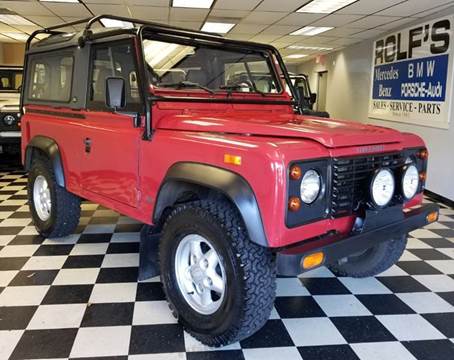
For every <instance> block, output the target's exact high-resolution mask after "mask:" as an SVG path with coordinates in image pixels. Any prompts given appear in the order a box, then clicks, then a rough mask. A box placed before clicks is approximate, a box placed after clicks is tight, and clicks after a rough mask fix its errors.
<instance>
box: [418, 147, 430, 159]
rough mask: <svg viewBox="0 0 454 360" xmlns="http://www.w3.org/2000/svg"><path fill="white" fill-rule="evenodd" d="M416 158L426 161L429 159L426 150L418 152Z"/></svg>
mask: <svg viewBox="0 0 454 360" xmlns="http://www.w3.org/2000/svg"><path fill="white" fill-rule="evenodd" d="M417 156H418V157H419V158H420V159H423V160H425V159H427V158H428V157H429V152H428V151H427V150H426V149H424V150H421V151H419V152H418V155H417Z"/></svg>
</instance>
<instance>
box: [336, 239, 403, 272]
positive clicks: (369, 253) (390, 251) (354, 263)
mask: <svg viewBox="0 0 454 360" xmlns="http://www.w3.org/2000/svg"><path fill="white" fill-rule="evenodd" d="M406 245H407V235H404V236H401V237H399V238H396V239H392V240H388V241H385V242H382V243H380V244H378V245H376V246H374V247H372V248H370V249H368V250H366V251H364V252H363V253H361V254H355V255H352V256H350V257H348V258H347V259H345V261H343V262H341V263H338V264H334V265H331V266H330V270H331V271H332V272H334V273H335V274H336V275H338V276H350V277H354V278H364V277H369V276H375V275H378V274H380V273H382V272H383V271H385V270H388V269H389V268H390V267H391V266H393V265H394V264H395V263H397V261H399V259H400V257H401V256H402V254H403V252H404V250H405V247H406Z"/></svg>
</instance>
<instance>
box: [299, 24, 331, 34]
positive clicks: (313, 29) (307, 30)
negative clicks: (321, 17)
mask: <svg viewBox="0 0 454 360" xmlns="http://www.w3.org/2000/svg"><path fill="white" fill-rule="evenodd" d="M331 29H334V28H333V27H332V26H305V27H303V28H301V29H298V30H296V31H294V32H292V33H290V35H304V36H314V35H317V34H321V33H322V32H325V31H328V30H331Z"/></svg>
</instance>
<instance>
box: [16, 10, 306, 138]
mask: <svg viewBox="0 0 454 360" xmlns="http://www.w3.org/2000/svg"><path fill="white" fill-rule="evenodd" d="M102 19H111V20H118V21H122V22H128V23H132V24H134V25H135V24H138V25H140V26H139V27H134V28H132V29H114V30H112V31H106V32H102V33H93V31H92V30H91V27H92V26H93V25H94V24H95V23H97V22H99V23H101V20H102ZM80 24H86V25H85V28H84V30H83V32H82V35H81V36H80V37H79V38H78V45H79V46H80V47H83V46H84V45H85V43H86V42H87V40H98V39H101V38H107V37H111V36H114V35H121V34H133V35H135V36H136V37H138V38H139V40H140V46H139V47H138V48H139V51H140V54H138V55H139V58H141V59H142V61H139V64H138V66H139V69H138V71H139V73H140V75H141V77H142V78H143V79H145V80H146V81H142V82H141V83H142V96H143V102H144V105H145V131H144V134H143V139H144V140H151V137H152V126H151V104H152V103H153V102H156V101H171V102H207V98H203V97H186V96H182V97H177V96H172V97H163V96H151V95H149V91H148V86H149V81H148V80H149V79H148V75H147V71H145V65H144V64H145V61H144V52H143V36H144V32H146V31H148V32H153V33H163V34H165V35H173V36H177V37H188V38H191V39H194V40H196V39H197V40H204V41H207V42H211V43H213V44H226V43H228V44H229V45H231V46H237V47H240V48H241V47H249V48H252V49H257V50H266V51H268V52H270V53H271V54H273V55H274V56H275V58H276V60H277V62H278V65H279V67H280V70H281V71H282V74H283V77H284V79H285V81H286V83H287V84H288V86H289V89H290V92H291V95H292V97H293V99H298V94H297V93H296V90H295V88H294V87H293V86H292V82H291V80H290V76H289V74H288V72H287V68H286V67H285V64H284V61H283V59H282V57H281V55H280V53H279V51H278V50H277V49H276V48H275V47H274V46H271V45H267V44H258V43H254V42H249V41H239V40H228V39H225V38H223V37H222V36H220V35H218V34H213V33H206V32H203V31H197V30H188V29H183V28H180V27H174V26H170V25H165V24H159V23H155V22H150V21H144V20H138V19H133V18H128V17H123V16H116V15H97V16H94V17H91V18H85V19H81V20H76V21H72V22H69V23H63V24H59V25H54V26H50V27H47V28H44V29H39V30H36V31H34V32H33V33H32V34H31V35H30V37H29V38H28V39H27V42H26V44H25V58H24V70H23V71H24V72H23V73H24V75H25V74H27V71H28V69H27V65H28V61H27V60H28V51H29V50H30V46H31V43H32V41H33V39H35V38H36V36H37V35H40V34H48V35H60V34H65V33H66V32H64V31H58V29H61V28H64V27H68V26H75V25H80ZM101 24H102V23H101ZM24 96H25V86H22V89H21V98H20V113H21V115H22V114H23V101H24ZM208 101H209V102H212V103H237V104H267V105H271V104H276V105H291V106H293V107H294V108H295V109H296V111H297V112H298V113H302V109H301V107H300V106H299V102H298V101H296V100H292V101H282V100H265V99H257V100H252V99H235V98H225V99H220V98H216V99H209V100H208Z"/></svg>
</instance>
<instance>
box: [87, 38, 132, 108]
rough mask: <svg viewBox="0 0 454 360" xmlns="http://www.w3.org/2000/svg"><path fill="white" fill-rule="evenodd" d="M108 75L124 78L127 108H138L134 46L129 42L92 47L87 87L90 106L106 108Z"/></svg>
mask: <svg viewBox="0 0 454 360" xmlns="http://www.w3.org/2000/svg"><path fill="white" fill-rule="evenodd" d="M109 77H120V78H122V79H124V80H125V85H126V89H125V92H126V107H127V110H138V109H139V106H140V104H141V100H140V91H139V82H138V77H137V70H136V62H135V55H134V47H133V45H132V43H131V42H129V41H128V42H127V43H125V42H122V43H114V44H109V45H104V44H103V45H99V46H95V47H94V49H93V53H92V67H91V75H90V89H89V94H90V95H89V101H90V106H89V107H90V108H94V109H99V110H103V109H106V79H107V78H109Z"/></svg>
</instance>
